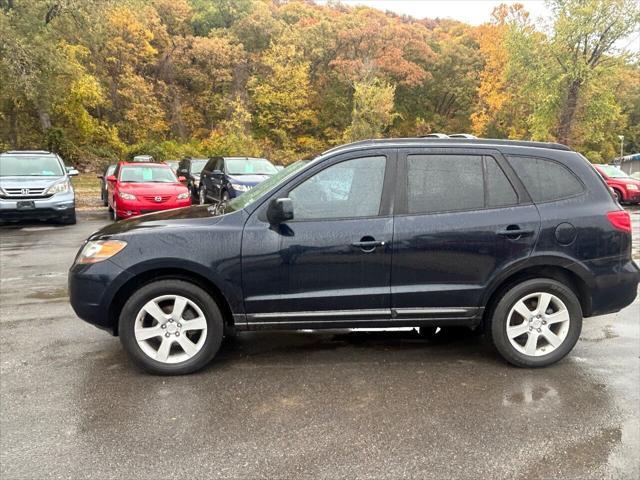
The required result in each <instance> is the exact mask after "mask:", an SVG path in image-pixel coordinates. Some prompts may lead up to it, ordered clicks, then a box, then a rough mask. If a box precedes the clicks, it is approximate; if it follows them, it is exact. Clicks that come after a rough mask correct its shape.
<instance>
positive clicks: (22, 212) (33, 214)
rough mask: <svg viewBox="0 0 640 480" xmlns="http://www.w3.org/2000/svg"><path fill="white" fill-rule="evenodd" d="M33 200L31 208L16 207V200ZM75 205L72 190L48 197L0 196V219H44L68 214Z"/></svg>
mask: <svg viewBox="0 0 640 480" xmlns="http://www.w3.org/2000/svg"><path fill="white" fill-rule="evenodd" d="M23 201H27V202H33V208H18V202H23ZM75 206H76V202H75V194H74V192H64V193H56V194H55V195H53V196H51V197H49V198H11V199H8V198H0V220H27V219H29V220H32V219H38V220H45V219H51V218H60V217H64V216H66V215H68V214H70V213H71V212H72V211H73V209H74V208H75Z"/></svg>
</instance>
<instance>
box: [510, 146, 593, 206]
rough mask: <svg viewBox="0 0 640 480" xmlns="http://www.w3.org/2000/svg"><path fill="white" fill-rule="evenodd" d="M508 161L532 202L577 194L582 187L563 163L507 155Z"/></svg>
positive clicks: (581, 190) (580, 191)
mask: <svg viewBox="0 0 640 480" xmlns="http://www.w3.org/2000/svg"><path fill="white" fill-rule="evenodd" d="M509 163H511V166H512V167H513V169H514V170H515V171H516V173H517V175H518V177H520V180H522V183H523V184H524V186H525V188H526V189H527V191H528V192H529V195H530V196H531V198H532V199H533V201H534V202H549V201H553V200H560V199H563V198H568V197H573V196H575V195H579V194H581V193H582V192H583V191H584V187H583V186H582V183H581V182H580V180H578V178H577V177H576V176H575V175H574V174H573V173H572V172H571V171H570V170H569V169H568V168H567V167H565V166H564V165H562V164H560V163H558V162H555V161H553V160H548V159H545V158H538V157H526V156H509Z"/></svg>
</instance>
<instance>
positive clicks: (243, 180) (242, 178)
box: [229, 175, 271, 187]
mask: <svg viewBox="0 0 640 480" xmlns="http://www.w3.org/2000/svg"><path fill="white" fill-rule="evenodd" d="M270 176H271V175H229V181H230V182H231V183H239V184H240V185H248V186H249V187H254V186H256V185H258V184H259V183H261V182H264V181H265V180H266V179H267V178H269V177H270Z"/></svg>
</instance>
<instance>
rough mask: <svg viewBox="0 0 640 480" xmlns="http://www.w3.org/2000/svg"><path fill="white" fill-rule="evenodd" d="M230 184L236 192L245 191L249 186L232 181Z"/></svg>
mask: <svg viewBox="0 0 640 480" xmlns="http://www.w3.org/2000/svg"><path fill="white" fill-rule="evenodd" d="M231 186H232V187H233V189H234V190H236V191H238V192H246V191H248V190H249V189H250V188H251V187H249V186H248V185H240V184H239V183H232V184H231Z"/></svg>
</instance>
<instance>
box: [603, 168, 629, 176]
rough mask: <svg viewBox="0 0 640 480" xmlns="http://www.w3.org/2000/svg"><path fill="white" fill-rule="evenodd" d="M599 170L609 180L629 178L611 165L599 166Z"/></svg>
mask: <svg viewBox="0 0 640 480" xmlns="http://www.w3.org/2000/svg"><path fill="white" fill-rule="evenodd" d="M600 168H601V169H602V171H603V172H604V174H605V175H606V176H607V177H611V178H629V175H627V174H626V173H624V172H623V171H622V170H620V169H619V168H618V167H614V166H613V165H600Z"/></svg>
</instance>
